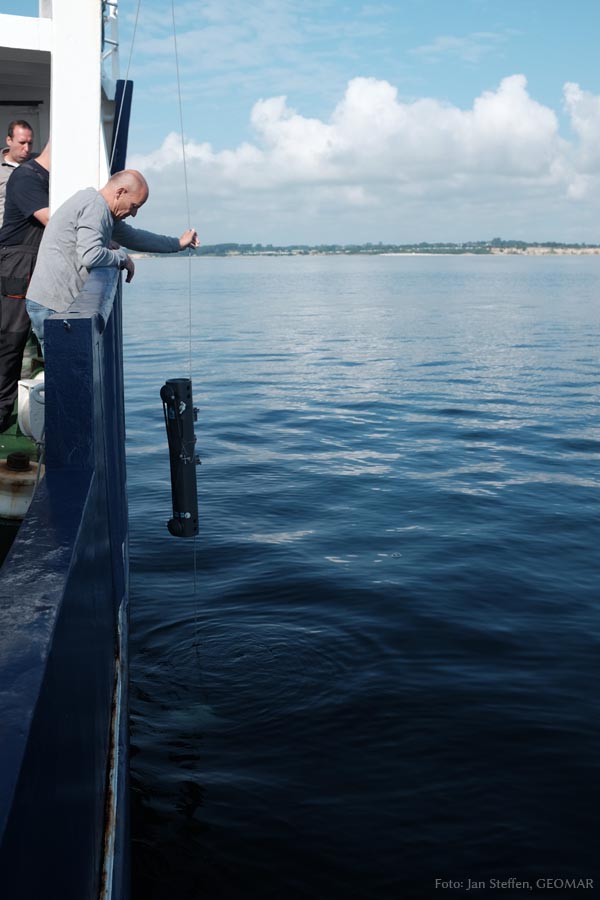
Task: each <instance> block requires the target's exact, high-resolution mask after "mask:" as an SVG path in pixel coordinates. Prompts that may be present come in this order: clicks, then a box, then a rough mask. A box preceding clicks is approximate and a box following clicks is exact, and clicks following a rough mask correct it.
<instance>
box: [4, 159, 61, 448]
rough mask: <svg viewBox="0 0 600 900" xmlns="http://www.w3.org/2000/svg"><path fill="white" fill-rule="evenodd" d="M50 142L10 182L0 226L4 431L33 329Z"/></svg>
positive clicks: (46, 214) (45, 219)
mask: <svg viewBox="0 0 600 900" xmlns="http://www.w3.org/2000/svg"><path fill="white" fill-rule="evenodd" d="M49 181H50V144H47V145H46V147H44V149H43V150H42V152H41V153H40V155H39V156H38V157H37V159H30V160H28V161H27V162H24V163H21V164H20V165H19V166H18V167H17V168H16V169H14V171H13V173H12V174H11V176H10V178H9V180H8V182H7V184H6V204H5V207H4V222H3V225H2V228H0V432H2V431H6V429H7V428H8V427H9V425H10V423H11V414H12V409H13V405H14V401H15V398H16V396H17V387H18V381H19V378H20V377H21V366H22V365H23V351H24V349H25V344H26V343H27V336H28V334H29V329H30V325H31V323H30V321H29V316H28V315H27V309H26V307H25V294H26V293H27V287H28V285H29V280H30V278H31V275H32V273H33V270H34V267H35V263H36V258H37V253H38V249H39V246H40V242H41V240H42V235H43V233H44V228H45V226H46V225H47V224H48V219H49V216H50V209H49V199H48V198H49Z"/></svg>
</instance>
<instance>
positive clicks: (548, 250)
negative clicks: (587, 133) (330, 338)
mask: <svg viewBox="0 0 600 900" xmlns="http://www.w3.org/2000/svg"><path fill="white" fill-rule="evenodd" d="M217 246H219V245H217ZM189 255H191V256H193V257H199V258H201V257H212V258H217V259H223V258H227V259H230V258H232V257H240V256H244V257H247V256H600V246H598V247H595V246H594V247H592V246H585V247H581V246H580V247H576V246H564V247H560V246H558V247H557V246H551V245H541V244H536V245H534V246H525V247H487V248H485V249H483V248H481V249H479V248H478V249H476V250H475V249H473V248H466V247H465V248H464V249H462V248H457V247H452V248H450V247H449V248H448V249H443V248H441V247H440V248H436V249H435V250H433V249H432V250H413V249H406V250H403V249H402V250H401V249H397V250H379V249H377V248H369V249H320V248H310V249H301V250H298V249H296V248H288V247H280V248H276V249H275V248H274V249H272V250H268V249H264V250H258V249H257V250H254V249H253V250H232V249H228V250H220V249H216V248H215V249H213V248H212V247H206V248H205V249H202V248H200V252H196V253H192V254H188V253H187V251H182V252H181V253H178V254H176V258H178V259H179V258H188V256H189ZM130 256H131V258H132V259H154V258H156V259H158V258H164V255H163V254H156V253H131V254H130Z"/></svg>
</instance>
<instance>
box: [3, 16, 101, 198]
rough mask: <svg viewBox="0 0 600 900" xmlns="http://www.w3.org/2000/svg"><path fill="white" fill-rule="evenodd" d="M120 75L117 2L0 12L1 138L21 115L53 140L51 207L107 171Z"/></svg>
mask: <svg viewBox="0 0 600 900" xmlns="http://www.w3.org/2000/svg"><path fill="white" fill-rule="evenodd" d="M117 77H118V38H117V2H116V0H111V2H108V0H39V15H38V17H37V18H34V17H27V16H7V15H0V141H2V140H3V139H4V136H5V135H6V128H7V125H8V123H9V122H10V121H11V120H12V119H26V120H27V121H28V122H30V124H31V125H32V127H33V129H34V131H35V148H36V150H38V151H39V150H41V149H42V147H43V146H44V144H45V143H46V141H47V140H48V137H49V136H51V137H52V168H51V173H50V206H51V209H56V207H57V206H59V205H60V204H61V203H62V202H63V201H64V200H66V198H67V197H69V196H70V195H71V194H73V193H74V192H75V191H77V190H79V189H80V188H83V187H89V186H92V187H100V186H101V185H102V184H104V183H105V181H106V180H107V177H108V170H109V158H108V157H109V153H110V144H111V139H112V128H113V114H114V99H115V86H116V79H117Z"/></svg>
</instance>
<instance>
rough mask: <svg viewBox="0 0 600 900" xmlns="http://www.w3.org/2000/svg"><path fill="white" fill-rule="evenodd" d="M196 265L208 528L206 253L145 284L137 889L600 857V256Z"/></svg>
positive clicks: (137, 481) (500, 869)
mask: <svg viewBox="0 0 600 900" xmlns="http://www.w3.org/2000/svg"><path fill="white" fill-rule="evenodd" d="M191 265H192V276H193V278H192V280H193V285H194V315H193V319H194V330H193V335H192V355H193V373H194V399H195V403H196V405H198V406H199V407H200V421H199V424H198V438H199V452H200V456H201V458H202V461H203V464H202V467H201V469H200V470H199V496H200V521H201V534H200V535H199V537H198V539H197V540H196V542H184V541H177V540H174V539H173V538H171V537H170V536H169V535H168V534H167V532H166V528H165V526H164V523H165V521H166V519H167V518H168V517H169V515H170V507H169V504H170V484H169V472H168V458H167V451H166V438H165V435H164V433H163V432H164V423H163V420H162V411H161V407H160V401H159V399H158V390H159V388H160V386H161V384H162V383H163V382H164V379H165V378H166V377H175V376H178V375H185V374H187V360H188V354H189V338H188V333H187V294H186V286H187V266H188V262H187V261H185V260H179V259H177V260H166V261H159V260H147V261H141V262H140V265H139V267H138V269H137V270H136V278H135V281H134V283H133V284H132V285H131V286H129V287H128V297H127V306H126V321H125V326H126V340H127V349H126V356H127V358H126V375H127V405H128V419H127V431H128V442H129V445H128V450H129V493H130V507H131V532H132V546H131V552H132V645H131V652H132V659H131V677H132V686H131V687H132V697H131V706H132V776H133V788H134V809H133V811H134V823H133V831H134V895H135V897H136V898H140V900H141V898H144V900H151V898H163V897H166V896H176V897H178V898H187V897H190V898H197V897H202V896H206V897H210V898H211V900H214V898H224V900H237V898H242V897H243V898H245V900H246V898H248V897H256V898H259V897H260V898H261V900H263V898H276V897H277V898H280V897H281V896H286V897H290V898H304V897H306V898H308V897H310V898H314V897H319V898H323V900H338V898H339V900H342V898H343V900H347V898H357V900H358V898H364V900H375V898H377V900H388V898H389V900H392V898H394V900H396V898H398V897H403V898H405V897H409V898H410V897H415V898H425V897H428V896H432V892H433V890H434V887H435V878H436V877H440V876H443V877H447V878H452V877H454V878H456V879H458V880H460V879H465V878H466V877H470V878H472V879H478V878H479V879H481V880H487V879H489V878H491V877H499V878H508V877H511V876H514V877H520V878H522V879H527V878H531V879H533V882H535V879H536V878H537V877H541V876H546V877H550V876H552V877H559V876H561V875H574V874H576V875H578V876H581V877H593V875H594V873H595V875H596V877H598V875H599V873H598V872H597V871H595V870H596V869H597V863H596V861H595V854H594V852H593V849H592V843H593V841H592V835H593V834H594V831H595V829H594V825H595V820H596V816H597V813H596V809H597V802H598V796H597V794H598V783H599V782H598V758H599V757H598V750H599V746H598V744H599V740H598V731H597V727H596V724H595V723H596V722H597V720H598V712H599V710H598V705H599V703H598V699H597V697H598V691H597V690H596V687H595V685H596V679H597V673H598V650H599V647H598V644H599V626H598V582H599V575H600V571H599V568H600V567H599V563H598V553H597V547H598V543H599V538H600V526H599V524H598V515H597V503H598V496H599V495H598V491H599V488H600V475H599V466H598V457H599V450H600V421H599V417H598V400H599V387H598V385H599V380H598V373H599V364H598V350H597V348H598V346H599V338H600V306H599V302H598V299H597V298H598V275H599V274H600V270H599V269H598V266H599V261H598V260H595V259H593V258H591V259H583V258H568V257H566V258H557V259H552V258H547V259H527V258H523V259H519V258H515V259H508V258H506V259H496V258H475V257H470V258H443V257H442V258H423V257H420V258H398V257H392V258H390V257H387V258H383V257H379V258H377V257H371V258H360V257H351V258H343V259H339V258H336V257H323V258H301V259H294V258H274V259H273V258H256V259H254V258H253V259H249V258H247V259H244V258H236V259H231V260H216V259H214V260H211V259H203V260H193V261H192V262H191ZM533 882H532V883H533ZM530 896H537V894H536V892H535V891H533V892H532V893H530ZM540 896H541V894H540Z"/></svg>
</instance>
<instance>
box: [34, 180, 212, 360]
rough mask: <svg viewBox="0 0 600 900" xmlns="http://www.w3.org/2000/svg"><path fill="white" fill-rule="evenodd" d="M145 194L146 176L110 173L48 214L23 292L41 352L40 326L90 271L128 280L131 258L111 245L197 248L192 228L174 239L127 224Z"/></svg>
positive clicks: (149, 249) (73, 294) (65, 307)
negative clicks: (114, 272)
mask: <svg viewBox="0 0 600 900" xmlns="http://www.w3.org/2000/svg"><path fill="white" fill-rule="evenodd" d="M148 194H149V190H148V184H147V183H146V179H145V178H144V176H143V175H142V174H141V173H140V172H137V171H135V170H134V169H126V170H124V171H123V172H117V173H116V174H115V175H113V176H112V178H111V179H110V180H109V181H108V183H107V184H105V185H104V187H103V188H101V189H100V190H99V191H98V190H96V189H95V188H91V187H90V188H85V189H84V190H81V191H78V192H77V193H76V194H74V195H73V196H72V197H70V198H69V199H68V200H66V201H65V203H63V205H62V206H60V207H59V208H58V209H57V210H56V212H55V213H54V214H53V215H52V218H51V219H50V224H49V225H48V227H47V229H46V231H45V233H44V237H43V239H42V243H41V246H40V251H39V255H38V261H37V266H36V269H35V272H34V273H33V277H32V279H31V283H30V285H29V290H28V291H27V311H28V313H29V316H30V318H31V324H32V326H33V330H34V332H35V334H36V336H37V338H38V340H39V342H40V344H41V345H42V350H43V346H44V322H45V321H46V319H47V318H48V317H49V316H51V315H52V314H53V313H55V312H58V313H66V312H67V310H68V308H69V306H70V305H71V303H73V301H74V300H75V298H76V297H77V295H78V294H79V293H80V291H81V289H82V288H83V285H84V284H85V281H86V279H87V277H88V274H89V272H90V271H91V269H95V268H98V267H106V266H110V267H115V268H118V269H126V270H127V278H126V281H128V282H129V281H131V279H132V278H133V275H134V271H135V267H134V264H133V260H132V259H130V257H129V256H128V254H127V251H126V250H124V249H123V248H122V247H118V248H117V249H114V246H115V244H114V242H115V241H116V242H118V244H124V245H125V246H126V247H128V248H129V249H130V250H141V251H146V252H148V253H177V252H178V251H179V250H183V249H184V248H185V247H197V246H198V235H197V234H196V230H195V229H194V228H190V229H189V230H188V231H185V232H184V233H183V234H182V235H181V237H180V238H176V237H167V236H165V235H160V234H154V233H153V232H152V231H142V230H141V229H139V228H132V227H131V226H130V225H126V224H125V222H124V221H123V220H124V219H126V218H128V217H129V216H133V217H135V216H136V214H137V211H138V209H139V208H140V207H141V206H143V205H144V203H145V202H146V200H147V199H148ZM117 246H118V245H117Z"/></svg>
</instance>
